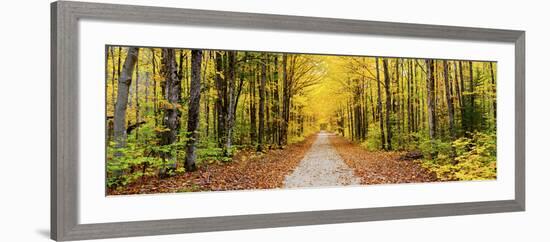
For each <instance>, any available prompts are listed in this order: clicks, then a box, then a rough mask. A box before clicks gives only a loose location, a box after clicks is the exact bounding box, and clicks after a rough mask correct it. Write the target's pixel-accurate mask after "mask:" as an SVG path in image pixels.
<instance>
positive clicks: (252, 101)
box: [249, 69, 257, 142]
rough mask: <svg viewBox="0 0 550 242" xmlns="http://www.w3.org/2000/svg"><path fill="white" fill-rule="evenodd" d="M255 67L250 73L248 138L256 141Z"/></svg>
mask: <svg viewBox="0 0 550 242" xmlns="http://www.w3.org/2000/svg"><path fill="white" fill-rule="evenodd" d="M255 71H256V70H255V69H252V72H251V73H250V76H251V77H250V84H249V85H250V87H249V90H250V140H251V141H252V142H256V141H257V140H256V139H257V137H256V131H257V128H256V73H255Z"/></svg>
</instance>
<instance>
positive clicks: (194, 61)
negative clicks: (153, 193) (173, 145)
mask: <svg viewBox="0 0 550 242" xmlns="http://www.w3.org/2000/svg"><path fill="white" fill-rule="evenodd" d="M201 63H202V51H201V50H192V51H191V86H190V90H189V112H188V118H187V138H188V139H187V144H186V155H185V170H186V171H195V170H196V165H195V161H196V159H197V154H196V149H197V143H198V141H199V121H200V100H201Z"/></svg>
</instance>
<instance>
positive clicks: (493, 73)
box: [489, 62, 497, 123]
mask: <svg viewBox="0 0 550 242" xmlns="http://www.w3.org/2000/svg"><path fill="white" fill-rule="evenodd" d="M489 71H490V72H491V86H492V87H491V89H492V90H493V93H494V94H495V97H493V118H494V119H495V123H496V122H497V98H496V95H497V86H496V81H495V72H494V70H493V62H489Z"/></svg>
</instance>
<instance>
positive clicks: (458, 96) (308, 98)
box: [97, 45, 497, 196]
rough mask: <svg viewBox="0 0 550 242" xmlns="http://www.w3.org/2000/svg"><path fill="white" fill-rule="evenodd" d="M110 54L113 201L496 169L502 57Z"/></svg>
mask: <svg viewBox="0 0 550 242" xmlns="http://www.w3.org/2000/svg"><path fill="white" fill-rule="evenodd" d="M105 51H106V53H105V56H106V60H105V67H106V68H105V70H106V73H105V100H97V101H98V102H105V110H106V111H105V130H106V133H105V146H106V160H105V174H106V180H105V186H106V195H109V196H110V195H130V194H155V193H180V192H204V191H231V190H256V189H293V188H308V187H317V188H319V187H340V186H350V185H351V186H361V185H374V184H402V183H427V182H448V181H471V180H495V179H496V177H497V165H496V164H497V160H496V156H497V154H496V151H497V147H496V145H497V137H496V126H497V124H496V120H497V95H496V85H497V63H496V62H492V61H485V60H483V61H481V60H467V59H465V60H451V59H449V60H446V59H425V58H421V57H402V58H399V57H382V56H339V55H319V54H299V53H277V52H257V51H240V50H206V49H181V48H149V47H147V48H145V47H133V46H113V45H108V46H106V48H105Z"/></svg>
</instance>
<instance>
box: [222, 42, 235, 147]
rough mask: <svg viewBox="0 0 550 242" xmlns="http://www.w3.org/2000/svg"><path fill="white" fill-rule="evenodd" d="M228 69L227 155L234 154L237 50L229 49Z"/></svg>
mask: <svg viewBox="0 0 550 242" xmlns="http://www.w3.org/2000/svg"><path fill="white" fill-rule="evenodd" d="M227 54H228V55H227V57H228V63H227V65H228V71H227V74H226V76H227V79H226V80H227V82H228V85H227V86H228V88H227V97H228V103H227V107H226V114H227V115H226V117H225V146H224V155H225V156H226V157H230V156H232V151H231V144H232V143H231V142H232V140H231V138H232V131H233V122H234V115H235V113H234V110H235V108H234V106H235V105H236V101H235V99H236V97H235V62H236V51H228V53H227Z"/></svg>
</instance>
